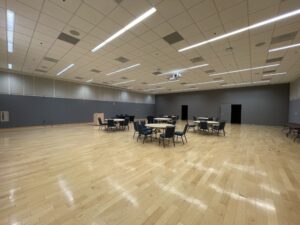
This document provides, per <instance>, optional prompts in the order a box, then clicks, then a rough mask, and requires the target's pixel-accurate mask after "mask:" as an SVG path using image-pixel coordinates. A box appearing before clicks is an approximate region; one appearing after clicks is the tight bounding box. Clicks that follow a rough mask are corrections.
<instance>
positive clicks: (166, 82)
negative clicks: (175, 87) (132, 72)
mask: <svg viewBox="0 0 300 225" xmlns="http://www.w3.org/2000/svg"><path fill="white" fill-rule="evenodd" d="M178 81H179V80H174V81H165V82H159V83H154V84H148V85H160V84H169V83H174V82H178Z"/></svg>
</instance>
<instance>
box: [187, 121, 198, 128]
mask: <svg viewBox="0 0 300 225" xmlns="http://www.w3.org/2000/svg"><path fill="white" fill-rule="evenodd" d="M186 124H187V125H188V130H189V129H190V128H193V130H194V131H195V128H196V124H195V123H193V124H189V121H188V120H187V121H186Z"/></svg>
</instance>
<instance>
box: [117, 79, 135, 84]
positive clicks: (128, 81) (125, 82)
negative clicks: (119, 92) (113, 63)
mask: <svg viewBox="0 0 300 225" xmlns="http://www.w3.org/2000/svg"><path fill="white" fill-rule="evenodd" d="M131 82H135V80H127V81H123V82H119V83H115V84H113V85H120V84H127V83H131Z"/></svg>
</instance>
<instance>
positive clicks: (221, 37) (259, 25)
mask: <svg viewBox="0 0 300 225" xmlns="http://www.w3.org/2000/svg"><path fill="white" fill-rule="evenodd" d="M298 14H300V9H297V10H294V11H291V12H288V13H285V14H282V15H280V16H275V17H273V18H270V19H267V20H264V21H261V22H258V23H255V24H252V25H250V26H247V27H244V28H240V29H238V30H235V31H231V32H229V33H226V34H223V35H220V36H217V37H214V38H211V39H209V40H206V41H202V42H199V43H196V44H193V45H190V46H188V47H185V48H182V49H179V50H178V51H179V52H183V51H186V50H189V49H192V48H196V47H199V46H202V45H206V44H208V43H211V42H215V41H218V40H221V39H223V38H227V37H230V36H233V35H236V34H239V33H242V32H245V31H248V30H252V29H255V28H258V27H261V26H265V25H268V24H271V23H275V22H277V21H280V20H283V19H286V18H289V17H292V16H296V15H298Z"/></svg>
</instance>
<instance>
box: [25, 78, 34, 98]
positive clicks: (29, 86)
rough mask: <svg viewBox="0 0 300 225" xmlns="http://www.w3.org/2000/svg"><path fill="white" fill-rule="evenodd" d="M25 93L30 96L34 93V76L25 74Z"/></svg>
mask: <svg viewBox="0 0 300 225" xmlns="http://www.w3.org/2000/svg"><path fill="white" fill-rule="evenodd" d="M23 94H24V95H28V96H33V95H34V77H31V76H23Z"/></svg>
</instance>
